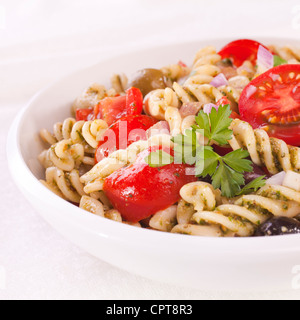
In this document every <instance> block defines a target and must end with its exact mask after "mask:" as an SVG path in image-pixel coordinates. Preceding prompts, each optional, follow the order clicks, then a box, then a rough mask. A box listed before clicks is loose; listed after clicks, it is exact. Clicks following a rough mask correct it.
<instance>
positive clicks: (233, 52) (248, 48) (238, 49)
mask: <svg viewBox="0 0 300 320" xmlns="http://www.w3.org/2000/svg"><path fill="white" fill-rule="evenodd" d="M259 46H263V47H264V48H266V47H265V46H264V45H262V44H261V43H259V42H257V41H254V40H248V39H242V40H237V41H233V42H230V43H229V44H228V45H227V46H225V47H224V48H223V49H222V50H221V51H220V52H219V55H220V56H221V57H222V59H230V60H231V61H232V63H233V64H234V65H235V66H236V67H240V66H241V65H242V64H243V63H244V62H245V61H246V60H249V61H251V62H252V63H253V65H255V64H256V61H257V52H258V49H259ZM266 49H267V50H269V49H268V48H266Z"/></svg>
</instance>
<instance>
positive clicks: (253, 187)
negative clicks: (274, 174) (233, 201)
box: [238, 176, 266, 196]
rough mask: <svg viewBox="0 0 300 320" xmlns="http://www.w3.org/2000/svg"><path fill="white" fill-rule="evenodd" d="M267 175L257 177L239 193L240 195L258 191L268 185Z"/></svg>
mask: <svg viewBox="0 0 300 320" xmlns="http://www.w3.org/2000/svg"><path fill="white" fill-rule="evenodd" d="M265 177H266V176H261V177H258V178H256V179H255V180H253V181H251V182H250V183H248V184H247V185H246V186H245V187H244V188H243V189H242V190H241V192H240V193H239V194H238V195H239V196H242V195H246V194H250V193H252V192H256V191H257V190H258V189H260V188H262V187H264V186H265V185H266V180H265Z"/></svg>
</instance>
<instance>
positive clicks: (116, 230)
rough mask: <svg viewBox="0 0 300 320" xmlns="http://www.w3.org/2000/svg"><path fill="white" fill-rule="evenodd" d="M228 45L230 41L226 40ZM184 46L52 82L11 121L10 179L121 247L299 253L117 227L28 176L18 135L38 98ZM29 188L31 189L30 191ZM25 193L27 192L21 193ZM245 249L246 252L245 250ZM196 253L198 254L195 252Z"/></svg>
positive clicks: (280, 246) (288, 247)
mask: <svg viewBox="0 0 300 320" xmlns="http://www.w3.org/2000/svg"><path fill="white" fill-rule="evenodd" d="M255 38H257V39H258V40H260V41H277V42H278V41H281V42H283V41H288V40H291V41H293V42H298V40H297V39H294V38H288V39H282V38H276V37H264V38H263V37H255ZM211 40H212V41H214V42H223V41H224V42H226V41H227V40H229V39H228V38H220V39H215V38H213V39H211ZM204 41H208V39H202V40H199V41H189V42H186V43H189V44H195V43H201V42H204ZM229 41H231V40H229ZM182 44H184V43H180V44H179V43H174V44H168V45H164V46H157V47H155V46H151V47H149V48H144V49H142V50H133V51H132V52H127V53H126V54H123V55H116V56H113V57H110V58H108V59H103V60H100V61H99V62H98V63H97V64H94V65H92V66H90V67H87V68H81V69H79V70H77V71H74V72H72V73H70V74H69V75H67V76H64V77H61V78H60V79H58V80H56V81H54V82H52V83H51V84H50V85H48V86H47V87H45V88H44V89H42V90H40V91H39V92H37V93H36V94H35V95H34V96H33V97H32V98H31V99H30V100H29V102H28V103H27V104H25V106H24V107H23V108H22V109H21V110H20V112H19V114H18V115H17V116H16V118H15V120H14V121H13V123H12V125H11V128H10V130H9V133H8V137H7V160H8V165H9V169H10V172H11V175H12V177H13V179H14V181H15V183H16V184H17V186H18V187H19V189H20V190H21V191H22V193H23V194H25V195H26V194H27V195H26V196H27V198H28V194H30V196H32V197H33V198H34V197H37V195H38V197H39V198H40V199H44V200H43V201H44V202H45V205H46V204H47V203H48V205H49V206H51V207H54V208H56V209H57V210H59V211H60V212H61V215H62V219H64V220H67V221H68V222H69V223H70V224H74V223H75V224H77V225H80V227H82V228H88V229H89V231H90V232H93V233H96V234H98V235H101V236H103V237H106V238H110V240H112V241H116V242H120V241H121V242H122V243H124V244H128V245H130V244H134V245H135V246H137V245H138V246H140V247H142V248H145V247H149V248H150V247H153V243H155V244H157V245H158V244H159V246H160V248H161V249H166V250H168V251H172V252H174V253H178V251H183V250H184V251H187V250H188V251H190V252H195V249H198V250H199V246H201V252H203V251H205V252H209V253H212V252H215V253H218V252H222V253H223V254H224V253H225V252H227V253H229V252H230V253H231V254H240V253H241V250H243V251H245V252H246V253H247V255H249V254H255V255H257V254H262V255H263V254H266V253H269V254H270V253H274V254H278V253H284V252H293V251H299V249H300V241H299V240H300V235H286V236H277V237H248V238H213V237H197V236H186V235H181V234H171V233H167V232H160V231H156V230H148V229H140V228H136V227H132V226H129V225H126V224H122V223H116V222H115V221H112V220H109V219H106V218H102V217H98V216H95V215H93V214H92V213H90V212H87V211H85V210H83V209H80V208H79V207H76V206H74V205H72V204H71V203H69V202H68V201H66V200H63V199H62V198H60V197H59V196H57V195H55V194H54V193H52V192H51V191H50V190H49V189H47V188H46V187H45V186H44V185H43V184H41V183H40V181H39V180H38V178H36V177H35V175H34V174H33V173H32V172H31V170H30V169H29V167H28V166H27V164H26V162H25V159H24V158H23V155H22V153H21V149H22V147H21V144H20V135H21V127H22V123H23V121H25V120H24V117H25V115H26V114H27V113H30V111H31V109H32V108H33V107H34V102H35V101H36V100H37V99H38V98H40V97H41V96H42V95H43V94H44V93H46V92H47V91H48V90H51V88H52V87H54V86H55V85H57V84H58V83H60V82H65V81H67V79H69V78H70V77H73V76H76V75H79V74H80V73H81V72H83V71H84V70H87V69H90V68H93V67H95V66H98V65H99V64H103V63H111V62H112V61H113V60H115V59H116V58H117V57H122V58H124V57H126V56H131V55H132V54H139V53H145V52H147V51H148V50H149V49H151V50H153V49H156V48H157V49H159V48H164V49H166V48H168V47H170V46H172V45H182ZM29 186H30V187H29ZM24 191H26V192H24ZM245 249H246V250H245ZM196 252H197V251H196Z"/></svg>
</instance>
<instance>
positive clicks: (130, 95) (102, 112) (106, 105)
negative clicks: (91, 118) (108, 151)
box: [94, 88, 143, 126]
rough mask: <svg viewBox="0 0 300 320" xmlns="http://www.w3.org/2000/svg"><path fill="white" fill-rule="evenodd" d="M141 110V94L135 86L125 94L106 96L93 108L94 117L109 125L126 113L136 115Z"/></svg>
mask: <svg viewBox="0 0 300 320" xmlns="http://www.w3.org/2000/svg"><path fill="white" fill-rule="evenodd" d="M142 111H143V95H142V93H141V91H140V90H139V89H137V88H130V89H128V90H127V91H126V96H119V97H113V98H106V99H104V100H102V101H100V102H99V104H98V105H97V106H96V107H95V109H94V114H95V118H96V119H103V120H104V121H106V122H107V124H108V125H109V126H110V125H112V124H113V123H115V122H116V121H118V120H119V119H121V118H123V117H124V116H126V115H138V114H141V113H142Z"/></svg>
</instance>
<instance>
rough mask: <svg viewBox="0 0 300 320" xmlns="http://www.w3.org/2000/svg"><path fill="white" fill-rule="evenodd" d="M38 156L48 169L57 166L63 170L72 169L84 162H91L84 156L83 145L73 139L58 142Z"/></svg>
mask: <svg viewBox="0 0 300 320" xmlns="http://www.w3.org/2000/svg"><path fill="white" fill-rule="evenodd" d="M38 158H39V160H40V162H41V164H42V165H43V166H44V167H45V168H46V169H47V168H49V167H57V168H59V169H61V170H63V171H72V170H73V169H75V168H78V167H79V166H80V165H81V164H82V163H86V162H87V163H89V159H86V158H85V156H84V148H83V146H82V145H81V144H73V143H72V140H71V139H69V140H62V141H60V142H58V143H57V144H55V145H53V146H52V147H51V148H50V149H49V150H45V151H43V152H42V153H41V154H40V155H39V157H38Z"/></svg>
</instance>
